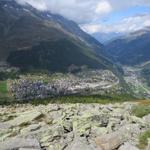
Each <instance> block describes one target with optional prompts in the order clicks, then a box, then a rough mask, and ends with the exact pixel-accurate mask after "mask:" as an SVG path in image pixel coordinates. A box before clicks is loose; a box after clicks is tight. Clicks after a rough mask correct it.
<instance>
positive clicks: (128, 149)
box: [118, 143, 139, 150]
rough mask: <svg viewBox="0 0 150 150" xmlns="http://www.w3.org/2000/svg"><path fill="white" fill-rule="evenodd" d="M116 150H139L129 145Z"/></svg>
mask: <svg viewBox="0 0 150 150" xmlns="http://www.w3.org/2000/svg"><path fill="white" fill-rule="evenodd" d="M118 150H139V149H138V148H137V147H135V146H133V145H131V144H130V143H124V145H122V146H120V148H119V149H118Z"/></svg>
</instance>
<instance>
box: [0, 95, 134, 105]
mask: <svg viewBox="0 0 150 150" xmlns="http://www.w3.org/2000/svg"><path fill="white" fill-rule="evenodd" d="M132 100H134V98H133V97H131V96H130V95H111V96H101V95H93V96H92V95H91V96H62V97H54V98H49V99H45V100H41V99H39V100H37V99H36V100H30V101H15V100H14V99H12V98H9V99H5V100H3V99H1V100H0V105H12V104H17V103H21V104H25V103H31V104H33V105H39V104H44V105H47V104H49V103H58V104H69V103H71V104H74V103H85V104H88V103H98V104H108V103H117V102H118V103H122V102H125V101H132Z"/></svg>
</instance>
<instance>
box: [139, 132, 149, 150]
mask: <svg viewBox="0 0 150 150" xmlns="http://www.w3.org/2000/svg"><path fill="white" fill-rule="evenodd" d="M149 138H150V130H148V131H146V132H144V133H143V134H141V135H140V137H139V145H138V147H139V148H140V149H145V148H146V146H147V145H148V139H149Z"/></svg>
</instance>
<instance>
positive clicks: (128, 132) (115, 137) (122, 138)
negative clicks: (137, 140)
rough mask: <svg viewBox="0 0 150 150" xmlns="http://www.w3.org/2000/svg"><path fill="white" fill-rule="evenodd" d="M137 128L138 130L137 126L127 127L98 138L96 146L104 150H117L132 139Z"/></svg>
mask: <svg viewBox="0 0 150 150" xmlns="http://www.w3.org/2000/svg"><path fill="white" fill-rule="evenodd" d="M136 128H138V127H137V125H126V126H124V127H122V128H120V129H119V130H118V131H115V132H113V133H110V134H106V135H103V136H100V137H97V138H96V144H97V146H98V147H99V148H101V149H103V150H113V149H116V148H118V147H119V146H120V145H122V144H123V143H124V142H126V141H127V140H129V139H130V138H131V137H132V134H133V133H134V132H136Z"/></svg>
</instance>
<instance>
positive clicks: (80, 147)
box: [66, 137, 95, 150]
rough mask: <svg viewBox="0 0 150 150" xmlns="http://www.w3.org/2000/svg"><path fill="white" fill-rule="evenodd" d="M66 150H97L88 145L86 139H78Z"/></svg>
mask: <svg viewBox="0 0 150 150" xmlns="http://www.w3.org/2000/svg"><path fill="white" fill-rule="evenodd" d="M66 150H95V149H94V148H92V146H91V145H89V144H88V142H87V141H86V139H85V138H80V137H78V138H76V139H75V140H74V141H73V143H72V145H71V146H70V147H68V148H67V149H66Z"/></svg>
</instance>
